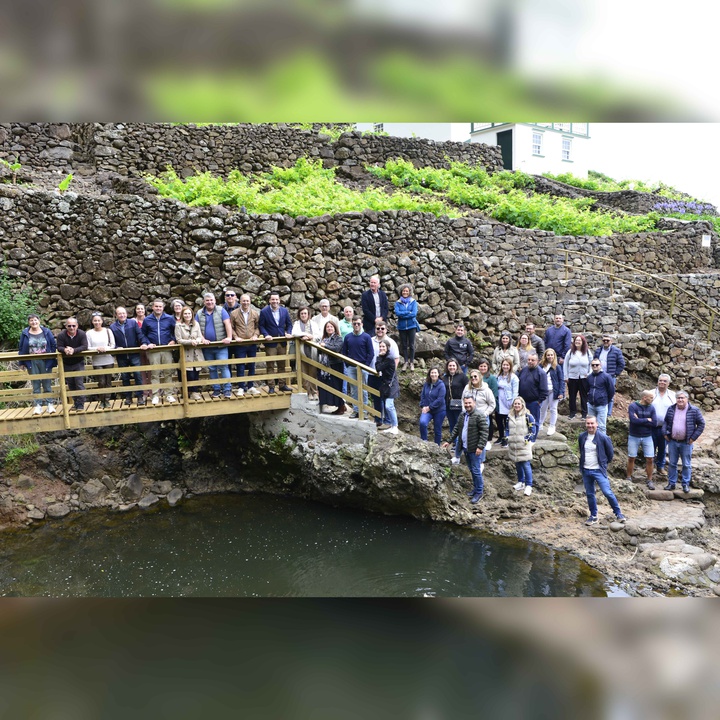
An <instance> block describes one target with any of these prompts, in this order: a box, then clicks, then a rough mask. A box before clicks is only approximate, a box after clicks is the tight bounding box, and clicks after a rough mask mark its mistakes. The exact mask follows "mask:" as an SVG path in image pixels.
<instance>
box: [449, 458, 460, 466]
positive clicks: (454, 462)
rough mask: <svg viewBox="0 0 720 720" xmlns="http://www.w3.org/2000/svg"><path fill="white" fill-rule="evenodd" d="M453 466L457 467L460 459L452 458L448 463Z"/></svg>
mask: <svg viewBox="0 0 720 720" xmlns="http://www.w3.org/2000/svg"><path fill="white" fill-rule="evenodd" d="M450 462H451V463H452V464H453V465H459V464H460V458H459V457H453V459H452V460H451V461H450Z"/></svg>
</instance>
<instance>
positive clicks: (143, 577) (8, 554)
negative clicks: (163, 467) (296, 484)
mask: <svg viewBox="0 0 720 720" xmlns="http://www.w3.org/2000/svg"><path fill="white" fill-rule="evenodd" d="M162 504H163V505H164V507H157V508H156V509H154V510H151V511H149V512H147V511H146V512H142V511H132V512H130V513H125V514H118V513H105V512H92V513H81V514H78V515H75V516H70V517H68V518H65V519H64V520H62V521H48V522H46V523H44V524H43V525H41V526H38V527H36V528H33V529H32V530H23V531H19V532H12V533H6V534H5V535H4V536H3V538H2V546H1V549H0V595H5V596H52V597H390V596H391V597H414V596H437V597H457V596H463V597H488V596H490V597H502V596H548V597H549V596H605V595H608V594H617V592H616V591H615V590H614V589H613V588H611V587H609V586H608V585H607V583H606V582H605V581H604V579H603V576H602V575H600V573H598V572H596V571H595V570H593V569H592V568H590V567H589V566H588V565H586V564H585V563H583V562H581V561H580V560H578V559H576V558H574V557H572V556H570V555H567V554H565V553H560V552H555V551H553V550H550V549H548V548H545V547H543V546H541V545H537V544H533V543H527V542H524V541H520V540H515V539H507V538H501V537H495V536H490V535H487V534H485V533H479V532H477V531H470V530H463V529H458V528H456V527H454V526H450V525H446V524H438V523H422V522H418V521H416V520H412V519H408V518H398V517H385V516H382V515H375V514H370V513H364V512H359V511H352V510H344V509H338V508H331V507H327V506H324V505H320V504H316V503H311V502H305V501H302V500H296V499H287V498H279V497H274V496H266V495H246V496H245V495H215V496H205V497H197V498H192V499H189V500H185V501H184V502H182V503H181V504H180V505H179V506H177V507H175V508H169V507H167V505H165V503H164V501H163V503H162Z"/></svg>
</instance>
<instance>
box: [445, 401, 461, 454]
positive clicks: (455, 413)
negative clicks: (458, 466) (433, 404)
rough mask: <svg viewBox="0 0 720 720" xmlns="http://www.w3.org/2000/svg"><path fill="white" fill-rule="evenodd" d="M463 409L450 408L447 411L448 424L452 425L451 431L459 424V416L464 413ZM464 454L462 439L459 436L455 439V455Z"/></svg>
mask: <svg viewBox="0 0 720 720" xmlns="http://www.w3.org/2000/svg"><path fill="white" fill-rule="evenodd" d="M462 412H463V411H462V410H448V411H447V419H448V426H449V427H450V433H452V431H453V430H454V429H455V426H456V425H457V421H458V418H459V417H460V415H462ZM460 455H462V440H461V439H460V438H459V437H458V439H457V440H456V441H455V457H460Z"/></svg>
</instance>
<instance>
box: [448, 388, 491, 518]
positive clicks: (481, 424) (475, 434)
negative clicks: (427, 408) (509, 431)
mask: <svg viewBox="0 0 720 720" xmlns="http://www.w3.org/2000/svg"><path fill="white" fill-rule="evenodd" d="M463 408H464V410H465V412H464V413H463V414H462V415H461V416H460V417H459V418H458V421H457V424H456V425H455V427H454V428H453V431H452V435H451V436H450V442H449V443H447V442H446V443H443V444H442V447H443V448H445V449H447V448H448V447H450V445H451V444H452V445H454V444H455V440H457V439H458V438H460V442H461V443H462V449H463V451H464V452H465V459H466V460H467V465H468V468H469V469H470V474H471V475H472V479H473V489H472V492H471V493H469V495H470V497H471V500H470V502H471V503H473V504H475V503H477V502H478V501H479V500H480V499H481V498H482V496H483V476H482V462H483V461H484V460H485V443H486V442H487V439H488V422H487V418H486V417H485V416H484V415H483V414H482V413H481V412H478V411H477V410H476V409H475V400H474V399H473V398H471V397H466V398H463Z"/></svg>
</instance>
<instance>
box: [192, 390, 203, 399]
mask: <svg viewBox="0 0 720 720" xmlns="http://www.w3.org/2000/svg"><path fill="white" fill-rule="evenodd" d="M190 399H191V400H202V395H201V394H200V393H196V392H194V393H191V394H190Z"/></svg>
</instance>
